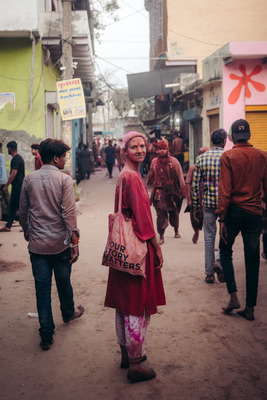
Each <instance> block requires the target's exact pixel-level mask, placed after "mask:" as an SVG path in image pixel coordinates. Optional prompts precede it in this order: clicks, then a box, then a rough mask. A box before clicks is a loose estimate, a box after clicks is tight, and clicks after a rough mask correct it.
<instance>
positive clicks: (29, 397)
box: [0, 170, 267, 400]
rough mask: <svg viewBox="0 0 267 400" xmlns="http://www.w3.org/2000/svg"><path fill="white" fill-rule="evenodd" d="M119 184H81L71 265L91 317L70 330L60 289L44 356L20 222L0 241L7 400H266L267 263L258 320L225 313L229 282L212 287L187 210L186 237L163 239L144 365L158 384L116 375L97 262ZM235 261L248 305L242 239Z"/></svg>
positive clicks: (1, 359)
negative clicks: (158, 301)
mask: <svg viewBox="0 0 267 400" xmlns="http://www.w3.org/2000/svg"><path fill="white" fill-rule="evenodd" d="M115 175H116V176H117V172H116V174H115ZM115 182H116V178H114V179H108V178H107V177H106V172H105V171H104V170H102V171H98V172H96V173H95V174H94V175H92V177H91V179H90V180H89V181H82V182H81V183H80V185H79V190H80V191H81V201H80V202H79V204H78V210H79V219H78V221H79V228H80V230H81V243H80V252H81V255H80V258H79V261H78V262H77V263H76V264H74V267H73V273H72V283H73V288H74V295H75V302H76V304H77V305H78V304H80V303H81V304H83V305H84V306H85V309H86V312H85V314H84V316H83V317H82V318H80V319H79V320H76V321H73V322H72V323H70V324H69V325H65V324H64V323H63V322H62V319H61V315H60V310H59V302H58V299H57V294H56V290H55V285H54V284H53V290H52V292H53V313H54V320H55V324H56V334H55V336H54V338H55V342H54V344H53V346H52V347H51V349H50V350H49V351H47V352H44V351H42V350H41V348H40V346H39V336H38V328H39V324H38V319H37V318H35V317H29V316H28V313H36V306H35V289H34V282H33V278H32V273H31V266H30V261H29V256H28V253H27V248H26V242H25V241H24V239H23V234H22V233H21V232H19V231H20V228H19V226H18V224H16V225H17V226H16V227H14V228H12V231H11V233H0V244H2V246H1V247H0V261H1V262H0V286H1V289H0V301H1V327H0V399H6V400H20V399H24V400H37V399H38V400H51V399H53V400H102V399H103V400H104V399H110V400H122V399H123V400H124V399H127V400H128V399H129V400H148V399H153V400H161V399H162V400H173V399H179V400H198V399H200V400H221V399H231V400H232V399H234V400H252V399H258V400H263V399H266V396H267V394H266V393H267V377H266V371H267V361H266V360H267V341H266V339H267V313H266V306H267V290H266V287H267V263H266V262H264V261H262V260H261V269H260V284H259V296H258V305H257V307H256V311H255V321H254V322H249V321H246V320H244V319H242V318H241V317H239V316H238V315H237V314H236V313H233V315H230V316H226V315H224V314H223V313H222V311H221V307H222V306H224V305H225V304H226V302H227V301H228V295H227V292H226V288H225V284H220V283H218V282H216V283H215V284H214V285H207V284H206V283H205V281H204V266H203V261H204V243H203V234H202V233H201V235H200V240H199V243H198V244H197V245H194V244H193V243H192V241H191V237H192V234H193V232H192V228H191V227H190V223H189V214H184V213H183V212H182V213H181V222H180V233H181V235H182V238H181V239H174V237H173V236H174V235H173V231H172V229H171V228H168V230H167V232H166V240H165V244H164V245H163V246H162V249H163V254H164V268H163V271H162V272H163V279H164V283H165V291H166V297H167V305H166V306H165V307H160V308H159V310H158V314H157V315H155V316H153V317H152V319H151V324H150V328H149V334H148V338H147V356H148V360H147V361H146V364H147V365H149V366H152V367H153V368H154V369H155V370H156V372H157V377H156V379H154V380H153V381H149V382H141V383H136V384H129V383H128V381H127V377H126V374H127V371H125V370H121V369H120V368H119V362H120V354H119V348H118V345H117V344H116V336H115V328H114V310H112V309H108V308H104V307H103V300H104V296H105V289H106V280H107V274H108V269H107V268H106V267H103V266H101V262H100V260H101V256H102V252H103V248H104V245H105V240H106V238H107V214H108V213H109V212H112V211H113V198H114V189H115ZM183 209H184V205H183ZM153 216H154V217H155V214H154V211H153ZM3 225H4V222H0V226H3ZM234 263H235V272H236V280H237V285H238V290H239V292H238V296H239V299H240V301H241V304H242V306H244V305H245V278H244V261H243V246H242V240H241V237H240V236H239V237H238V238H237V240H236V244H235V247H234Z"/></svg>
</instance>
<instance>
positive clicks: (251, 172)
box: [216, 119, 267, 321]
mask: <svg viewBox="0 0 267 400" xmlns="http://www.w3.org/2000/svg"><path fill="white" fill-rule="evenodd" d="M231 134H232V139H233V142H234V147H233V148H232V149H231V150H228V151H226V152H224V153H223V155H222V157H221V169H220V180H219V197H218V208H217V210H216V213H217V214H219V222H220V237H221V240H220V252H221V264H222V268H223V272H224V276H225V280H226V285H227V290H228V293H229V294H230V302H229V303H228V305H227V306H226V307H224V308H223V310H224V312H225V313H226V314H229V313H230V312H232V311H233V310H234V309H238V308H240V304H239V300H238V298H237V295H236V292H237V288H236V282H235V276H234V269H233V261H232V246H233V244H234V241H235V238H236V236H237V235H238V233H239V232H241V234H242V238H243V242H244V253H245V265H246V292H247V295H246V308H245V309H244V310H243V311H238V314H239V315H241V316H242V317H244V318H246V319H247V320H249V321H253V320H254V307H255V306H256V302H257V292H258V278H259V265H260V233H261V228H262V212H263V210H262V205H261V201H262V196H261V194H262V191H261V190H262V188H263V191H264V198H265V202H266V199H267V153H266V152H264V151H262V150H259V149H256V148H254V147H253V146H252V145H251V144H250V143H249V142H248V140H249V138H250V126H249V124H248V122H247V121H246V120H244V119H239V120H237V121H235V122H234V123H233V125H232V128H231Z"/></svg>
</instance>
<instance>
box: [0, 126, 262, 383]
mask: <svg viewBox="0 0 267 400" xmlns="http://www.w3.org/2000/svg"><path fill="white" fill-rule="evenodd" d="M250 136H251V132H250V126H249V124H248V122H247V121H246V120H243V119H240V120H237V121H235V122H234V123H233V124H232V127H231V131H230V139H231V140H232V142H233V147H232V149H230V150H226V151H225V150H224V147H225V143H226V139H227V133H226V131H225V130H224V129H218V130H215V131H214V132H213V133H212V135H211V147H210V148H207V147H205V148H202V149H200V151H199V156H198V157H197V158H196V162H195V165H194V166H191V167H190V169H189V171H188V174H187V177H186V180H185V179H184V176H185V173H184V170H183V167H184V165H183V163H184V152H183V140H182V139H181V138H180V137H179V136H178V135H176V134H175V135H174V138H173V142H172V143H171V144H170V143H169V142H168V140H166V139H165V138H160V139H155V138H153V139H152V140H150V143H148V140H147V137H146V136H145V135H144V134H142V133H139V132H135V131H134V132H129V133H127V134H126V135H125V136H124V138H123V139H122V140H121V141H119V143H115V144H114V143H113V142H112V140H109V142H108V143H107V145H106V146H102V148H101V149H100V148H99V146H98V144H97V142H95V143H94V146H93V152H92V153H93V154H91V152H90V151H89V150H88V148H87V146H83V145H82V144H81V145H79V146H78V149H77V150H76V157H77V158H78V160H79V171H80V173H81V179H85V178H87V179H89V178H90V173H91V168H92V167H94V164H95V166H99V165H104V164H102V163H101V161H100V160H104V162H105V165H106V167H107V169H108V176H109V178H112V173H113V166H114V163H115V160H117V166H118V169H119V171H120V174H119V178H118V180H117V183H116V192H115V212H117V211H118V209H120V210H122V214H123V215H124V217H125V218H126V219H130V220H131V221H132V225H133V230H134V234H135V235H136V236H137V237H138V238H139V240H140V242H142V243H143V242H146V245H147V255H146V259H145V278H144V277H141V276H135V275H130V274H127V273H126V272H121V271H118V270H116V269H113V268H110V269H109V276H108V282H107V290H106V297H105V306H107V307H111V308H114V309H115V310H116V334H117V343H118V345H119V346H120V350H121V363H120V366H121V368H127V369H129V371H128V375H127V377H128V379H129V381H131V382H137V381H144V380H149V379H153V378H154V377H155V376H156V372H155V371H154V370H153V369H148V368H146V367H144V366H143V364H142V362H143V361H145V360H146V358H147V356H146V350H145V342H146V335H147V329H148V325H149V321H150V317H151V315H154V314H156V313H157V306H158V305H165V303H166V299H165V293H164V286H163V281H162V276H161V268H162V266H163V254H162V246H163V244H164V240H165V238H164V233H165V230H166V228H167V226H168V224H169V223H170V225H171V226H172V227H173V229H174V237H175V238H177V239H179V238H180V237H181V234H180V231H179V213H180V211H181V207H182V202H183V200H184V199H187V207H186V210H187V211H189V212H190V220H191V223H192V227H193V230H194V235H193V238H192V241H193V243H195V244H197V242H198V237H199V230H201V229H202V227H203V231H204V244H205V260H204V267H205V281H206V283H207V284H208V285H210V284H213V283H214V281H215V275H216V274H217V278H218V281H219V282H225V283H226V288H227V291H228V293H229V296H230V300H229V303H228V304H227V305H226V306H225V307H223V311H224V313H225V314H230V313H231V312H232V311H233V310H237V309H239V308H240V307H241V306H240V302H239V299H238V297H237V285H236V282H235V275H234V266H233V258H232V253H233V244H234V241H235V238H236V236H237V235H238V234H239V233H240V232H241V234H242V238H243V243H244V255H245V273H246V304H245V308H244V309H243V310H242V311H238V314H239V315H240V316H241V317H243V318H245V319H246V320H249V321H253V320H254V307H255V306H256V303H257V292H258V277H259V264H260V235H261V233H262V236H263V253H262V258H263V259H264V260H266V259H267V242H266V240H267V237H266V234H267V226H266V219H267V218H266V199H267V153H266V152H264V151H262V150H259V149H256V148H254V147H253V146H252V145H251V144H250V143H249V139H250ZM31 148H32V154H33V155H34V156H35V169H36V170H35V171H34V172H32V173H30V174H28V175H27V176H26V177H25V176H24V175H25V171H24V170H25V167H24V161H23V158H22V157H21V156H20V155H19V154H18V152H17V143H16V142H15V141H11V142H9V143H8V144H7V149H8V153H9V154H10V155H11V156H12V161H11V170H10V175H9V178H8V179H7V177H6V175H5V173H4V171H3V163H4V164H5V160H4V157H3V156H2V155H1V157H0V162H1V164H0V167H1V168H0V171H1V175H0V184H1V192H2V195H3V194H5V193H7V190H8V187H9V185H10V184H11V185H12V190H11V199H10V204H9V216H8V220H7V223H6V225H5V226H4V227H3V228H2V229H1V230H0V231H1V232H10V230H11V227H12V223H13V221H14V218H15V214H16V211H17V210H18V208H19V222H20V225H21V227H22V229H23V232H24V237H25V240H26V241H27V242H28V249H29V254H30V260H31V264H32V272H33V277H34V281H35V288H36V303H37V310H38V316H39V323H40V329H39V334H40V338H41V341H40V345H41V347H42V349H43V350H49V349H50V347H51V345H52V343H53V335H54V332H55V325H54V321H53V315H52V308H51V280H52V273H53V272H54V275H55V280H56V284H57V290H58V295H59V300H60V308H61V313H62V318H63V321H64V322H65V323H68V322H70V321H71V320H74V319H77V318H79V317H81V316H82V315H83V313H84V307H83V306H82V305H79V306H78V307H75V306H74V301H73V289H72V285H71V279H70V277H71V266H72V264H73V263H74V262H76V261H77V260H78V257H79V237H80V234H79V229H78V227H77V218H76V207H75V198H74V190H73V180H72V178H71V177H70V176H68V175H66V174H62V173H61V172H60V171H61V170H63V169H64V165H65V157H66V153H67V152H68V151H69V150H70V148H69V146H67V145H66V144H65V143H64V142H62V141H60V140H54V139H47V140H44V141H43V142H42V143H41V144H40V145H35V144H34V145H32V147H31ZM88 154H89V155H88ZM89 158H90V162H89ZM83 163H84V164H83ZM91 163H92V164H93V166H91V167H90V168H89V166H88V165H91ZM99 163H100V164H99ZM4 169H5V168H4ZM144 175H147V178H146V184H147V186H152V190H151V196H150V199H149V196H148V192H147V188H146V185H145V182H144ZM44 198H45V201H44ZM151 205H153V206H154V207H155V210H156V215H157V219H156V227H157V232H158V234H159V240H158V239H157V235H156V233H155V230H154V226H153V220H152V214H151ZM217 221H218V222H219V226H220V229H219V234H220V243H219V251H218V253H217V257H215V250H218V249H215V235H216V226H217ZM115 245H116V244H115ZM122 253H123V251H122ZM122 253H121V255H120V257H122ZM126 264H127V263H126Z"/></svg>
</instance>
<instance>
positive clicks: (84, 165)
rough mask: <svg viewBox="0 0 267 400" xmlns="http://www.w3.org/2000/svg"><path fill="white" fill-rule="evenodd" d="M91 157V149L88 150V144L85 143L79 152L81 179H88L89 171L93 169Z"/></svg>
mask: <svg viewBox="0 0 267 400" xmlns="http://www.w3.org/2000/svg"><path fill="white" fill-rule="evenodd" d="M92 157H93V156H92V151H91V150H89V148H88V145H87V144H85V145H84V147H83V149H82V150H81V151H80V152H79V163H80V173H81V177H80V178H81V180H83V179H90V175H91V172H93V170H94V164H93V159H92Z"/></svg>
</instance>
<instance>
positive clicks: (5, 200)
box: [0, 142, 9, 220]
mask: <svg viewBox="0 0 267 400" xmlns="http://www.w3.org/2000/svg"><path fill="white" fill-rule="evenodd" d="M2 148H3V143H2V142H0V220H1V219H2V218H3V208H2V205H5V209H6V214H7V215H8V214H9V194H8V191H3V187H4V186H5V184H6V183H7V176H6V158H5V156H4V154H3V153H2Z"/></svg>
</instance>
